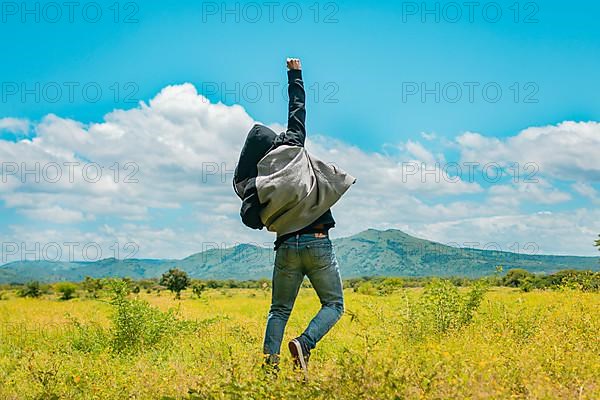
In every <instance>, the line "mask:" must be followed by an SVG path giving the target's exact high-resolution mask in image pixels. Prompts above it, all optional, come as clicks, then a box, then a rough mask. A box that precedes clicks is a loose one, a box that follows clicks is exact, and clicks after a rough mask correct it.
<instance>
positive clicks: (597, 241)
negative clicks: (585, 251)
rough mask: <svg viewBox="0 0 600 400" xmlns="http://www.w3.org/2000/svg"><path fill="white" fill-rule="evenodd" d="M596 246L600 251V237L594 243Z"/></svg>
mask: <svg viewBox="0 0 600 400" xmlns="http://www.w3.org/2000/svg"><path fill="white" fill-rule="evenodd" d="M594 246H596V247H597V248H598V251H600V235H598V239H596V241H595V242H594Z"/></svg>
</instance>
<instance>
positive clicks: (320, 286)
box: [234, 59, 356, 374]
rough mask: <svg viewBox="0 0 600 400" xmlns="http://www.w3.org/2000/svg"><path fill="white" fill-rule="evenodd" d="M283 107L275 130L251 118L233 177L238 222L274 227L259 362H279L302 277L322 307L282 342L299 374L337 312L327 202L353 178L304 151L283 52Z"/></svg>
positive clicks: (297, 74)
mask: <svg viewBox="0 0 600 400" xmlns="http://www.w3.org/2000/svg"><path fill="white" fill-rule="evenodd" d="M287 67H288V84H289V87H288V93H289V110H288V126H287V130H286V132H283V133H281V134H280V135H276V134H275V133H274V132H273V131H271V130H270V129H269V128H267V127H265V126H262V125H255V126H254V127H253V128H252V130H251V131H250V133H249V134H248V138H247V139H246V143H245V145H244V148H243V149H242V153H241V155H240V161H239V162H238V166H237V168H236V172H235V176H234V189H235V191H236V193H237V194H238V196H239V197H240V198H241V199H242V200H243V202H242V209H241V217H242V221H243V222H244V223H245V224H246V225H247V226H249V227H252V228H254V229H262V227H263V226H266V227H267V229H268V230H270V231H273V232H277V239H276V241H275V250H276V255H275V266H274V270H273V288H272V298H271V307H270V310H269V315H268V318H267V328H266V332H265V339H264V345H263V352H264V354H265V365H267V366H271V367H272V368H274V369H275V370H276V371H277V370H278V369H279V367H278V364H279V353H280V348H281V342H282V340H283V333H284V330H285V326H286V324H287V321H288V318H289V316H290V313H291V311H292V307H293V305H294V302H295V300H296V297H297V295H298V291H299V288H300V285H301V284H302V281H303V279H304V276H305V275H306V276H308V278H309V280H310V282H311V284H312V286H313V288H314V289H315V291H316V292H317V295H318V296H319V299H320V301H321V309H320V310H319V312H318V313H317V315H316V316H315V317H314V318H313V319H312V320H311V321H310V323H309V324H308V327H307V328H306V329H305V330H304V332H303V333H302V334H301V335H300V336H298V337H296V338H295V339H293V340H291V341H290V342H289V343H288V348H289V351H290V353H291V355H292V358H293V360H294V364H295V365H296V367H298V368H301V369H302V370H303V371H304V373H305V374H307V372H308V361H309V358H310V354H311V351H312V350H313V349H314V348H315V346H316V344H317V342H319V340H321V338H323V336H324V335H325V334H326V333H327V332H328V331H329V330H330V329H331V328H332V327H333V326H334V325H335V323H336V322H337V321H338V320H339V319H340V317H341V316H342V313H343V312H344V295H343V291H342V281H341V277H340V271H339V268H338V263H337V260H336V257H335V253H334V251H333V248H332V244H331V240H330V239H329V234H328V232H329V229H331V228H333V227H334V226H335V221H334V219H333V215H332V214H331V210H330V207H331V206H332V205H333V204H334V203H335V202H337V200H339V198H340V197H341V196H342V195H343V194H344V193H345V191H346V190H347V189H348V188H349V187H350V186H351V185H352V184H353V183H354V182H355V181H356V179H355V178H354V177H352V176H351V175H349V174H347V173H345V172H344V171H342V170H340V169H339V168H337V167H335V166H331V165H328V164H326V163H324V162H322V161H321V160H319V159H318V158H316V157H314V156H312V155H310V154H308V153H307V152H306V151H305V149H304V143H305V140H306V125H305V120H306V106H305V98H306V95H305V92H304V83H303V81H302V69H301V68H302V67H301V64H300V60H299V59H288V60H287Z"/></svg>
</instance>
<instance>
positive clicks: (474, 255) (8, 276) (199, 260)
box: [0, 229, 600, 283]
mask: <svg viewBox="0 0 600 400" xmlns="http://www.w3.org/2000/svg"><path fill="white" fill-rule="evenodd" d="M333 243H334V249H335V252H336V255H337V258H338V261H339V264H340V270H341V273H342V277H344V278H351V277H360V276H464V277H481V276H486V275H491V274H493V273H494V272H495V268H496V266H497V265H502V266H503V268H504V270H505V271H506V270H508V269H510V268H523V269H525V270H528V271H530V272H535V273H552V272H556V271H559V270H561V269H591V270H594V271H598V270H600V257H576V256H552V255H526V254H517V253H511V252H500V251H492V250H477V249H466V248H457V247H451V246H446V245H443V244H440V243H436V242H431V241H428V240H424V239H419V238H416V237H414V236H410V235H408V234H406V233H404V232H402V231H399V230H395V229H390V230H386V231H379V230H375V229H369V230H366V231H364V232H361V233H358V234H356V235H354V236H350V237H346V238H341V239H335V240H334V241H333ZM274 257H275V253H274V252H273V250H272V249H271V248H264V247H258V246H253V245H249V244H241V245H238V246H235V247H230V248H226V249H210V250H207V251H204V252H201V253H196V254H193V255H191V256H189V257H186V258H184V259H182V260H149V259H127V260H117V259H114V258H107V259H103V260H99V261H94V262H50V261H16V262H12V263H8V264H5V265H3V266H0V283H11V282H15V283H22V282H27V281H31V280H39V281H41V282H55V281H63V280H67V281H80V280H83V279H84V278H85V277H86V276H91V277H96V278H101V277H111V276H112V277H130V278H133V279H141V278H153V277H159V276H160V275H161V274H162V273H163V272H165V271H166V270H168V269H169V268H172V267H177V268H180V269H183V270H185V271H187V272H188V274H190V276H192V277H194V278H201V279H240V280H242V279H243V280H246V279H259V278H269V277H271V274H272V270H273V261H274Z"/></svg>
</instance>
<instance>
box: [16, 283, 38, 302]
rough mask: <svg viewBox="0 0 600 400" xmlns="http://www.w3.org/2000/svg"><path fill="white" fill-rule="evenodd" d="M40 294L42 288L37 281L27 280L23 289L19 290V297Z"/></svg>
mask: <svg viewBox="0 0 600 400" xmlns="http://www.w3.org/2000/svg"><path fill="white" fill-rule="evenodd" d="M41 295H42V288H41V287H40V283H39V282H38V281H31V282H28V283H27V284H26V285H25V287H24V288H23V289H21V290H20V291H19V296H21V297H34V298H36V297H40V296H41Z"/></svg>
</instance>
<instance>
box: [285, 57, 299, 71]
mask: <svg viewBox="0 0 600 400" xmlns="http://www.w3.org/2000/svg"><path fill="white" fill-rule="evenodd" d="M287 67H288V69H289V70H293V69H297V70H301V69H302V64H300V59H299V58H288V59H287Z"/></svg>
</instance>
